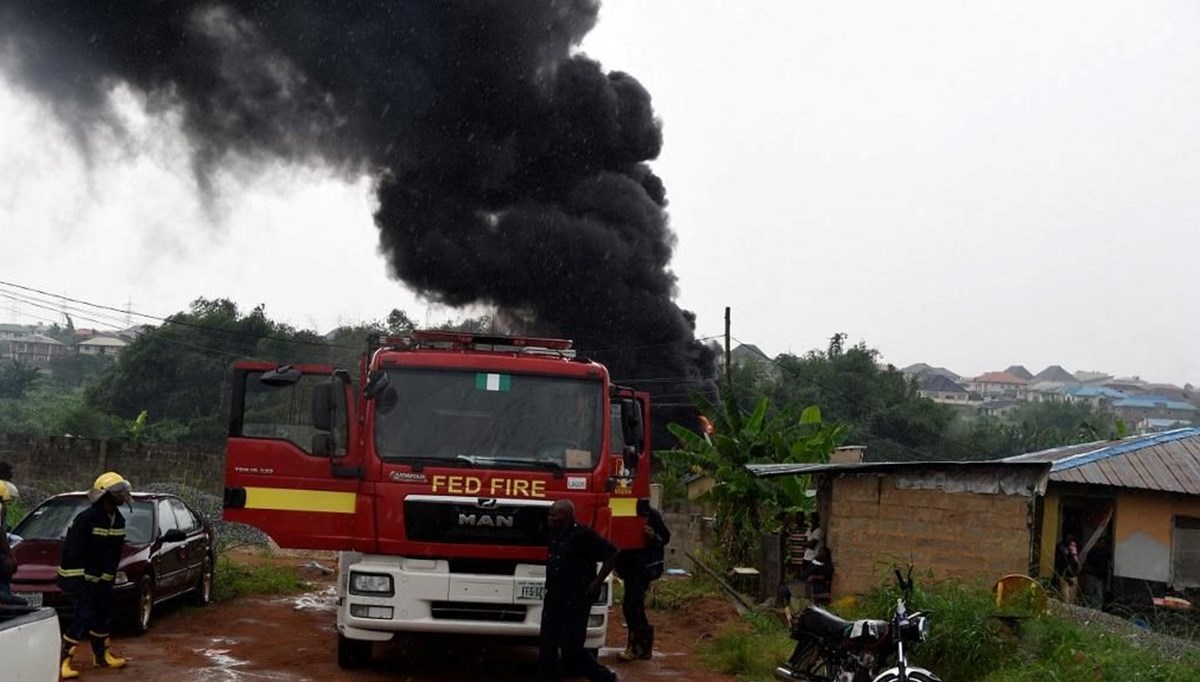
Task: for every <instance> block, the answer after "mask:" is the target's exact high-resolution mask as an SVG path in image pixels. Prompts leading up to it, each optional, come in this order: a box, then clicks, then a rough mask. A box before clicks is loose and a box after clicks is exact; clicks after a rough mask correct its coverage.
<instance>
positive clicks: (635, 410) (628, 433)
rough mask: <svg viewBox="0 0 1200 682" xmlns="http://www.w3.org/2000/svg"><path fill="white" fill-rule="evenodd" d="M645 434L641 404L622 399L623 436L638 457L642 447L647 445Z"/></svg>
mask: <svg viewBox="0 0 1200 682" xmlns="http://www.w3.org/2000/svg"><path fill="white" fill-rule="evenodd" d="M643 434H644V427H643V425H642V405H641V403H639V402H638V401H636V400H634V399H633V398H622V399H621V435H623V436H624V437H625V444H626V445H629V446H632V447H633V449H634V452H635V453H636V454H637V455H640V454H641V452H642V446H644V445H645V443H644V440H645V438H644V437H643Z"/></svg>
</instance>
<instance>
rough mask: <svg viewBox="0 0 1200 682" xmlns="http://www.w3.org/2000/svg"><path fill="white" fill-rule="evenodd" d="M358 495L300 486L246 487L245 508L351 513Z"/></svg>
mask: <svg viewBox="0 0 1200 682" xmlns="http://www.w3.org/2000/svg"><path fill="white" fill-rule="evenodd" d="M357 498H358V495H357V494H356V493H339V492H333V491H329V490H304V489H302V488H246V507H245V508H246V509H273V510H276V511H304V512H327V513H330V514H353V513H354V506H355V504H356V501H357Z"/></svg>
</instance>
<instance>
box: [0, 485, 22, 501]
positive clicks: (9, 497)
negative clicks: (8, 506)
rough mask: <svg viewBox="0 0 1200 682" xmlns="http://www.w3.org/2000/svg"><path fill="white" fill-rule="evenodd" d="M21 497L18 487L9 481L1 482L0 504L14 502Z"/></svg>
mask: <svg viewBox="0 0 1200 682" xmlns="http://www.w3.org/2000/svg"><path fill="white" fill-rule="evenodd" d="M20 496H21V493H20V491H18V490H17V486H15V485H13V484H12V483H11V482H9V481H0V502H12V501H13V500H15V499H17V498H18V497H20Z"/></svg>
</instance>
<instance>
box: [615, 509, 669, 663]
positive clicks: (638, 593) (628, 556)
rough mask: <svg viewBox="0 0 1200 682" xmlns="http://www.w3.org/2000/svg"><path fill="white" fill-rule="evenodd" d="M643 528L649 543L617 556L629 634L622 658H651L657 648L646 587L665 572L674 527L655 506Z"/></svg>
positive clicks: (622, 604) (622, 607) (623, 610)
mask: <svg viewBox="0 0 1200 682" xmlns="http://www.w3.org/2000/svg"><path fill="white" fill-rule="evenodd" d="M642 532H643V533H645V535H646V546H645V547H644V548H642V549H635V550H630V551H625V552H621V553H620V555H618V557H617V575H618V576H620V578H621V581H622V582H624V583H625V596H624V597H623V598H622V601H621V611H622V612H624V614H625V627H626V630H627V632H626V634H627V635H628V637H629V639H628V644H626V646H625V651H622V652H621V653H619V654H617V659H618V660H621V661H632V660H635V659H639V658H640V659H649V658H650V657H651V656H652V652H653V650H654V626H652V625H650V620H649V619H648V618H646V591H647V590H649V589H650V583H652V582H654V581H655V580H657V579H658V578H659V577H661V576H662V573H663V547H664V546H665V545H666V544H667V543H668V542H670V541H671V531H670V530H669V529H668V528H667V524H666V522H664V521H663V517H662V514H660V513H659V512H658V510H657V509H654V508H651V509H650V513H649V514H647V516H646V525H645V526H643V528H642Z"/></svg>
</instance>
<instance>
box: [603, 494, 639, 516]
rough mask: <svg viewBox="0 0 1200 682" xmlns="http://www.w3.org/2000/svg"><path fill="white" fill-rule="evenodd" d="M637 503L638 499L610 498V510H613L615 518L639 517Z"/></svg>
mask: <svg viewBox="0 0 1200 682" xmlns="http://www.w3.org/2000/svg"><path fill="white" fill-rule="evenodd" d="M637 502H638V501H637V498H636V497H610V498H609V499H608V508H609V509H612V515H613V516H614V517H617V516H637Z"/></svg>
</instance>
